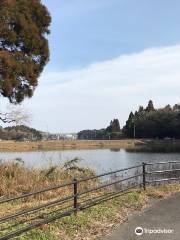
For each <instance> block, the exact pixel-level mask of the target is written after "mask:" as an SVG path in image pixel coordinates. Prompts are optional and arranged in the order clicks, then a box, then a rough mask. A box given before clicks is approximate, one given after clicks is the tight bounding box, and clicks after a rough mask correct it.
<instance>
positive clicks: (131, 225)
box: [101, 193, 180, 240]
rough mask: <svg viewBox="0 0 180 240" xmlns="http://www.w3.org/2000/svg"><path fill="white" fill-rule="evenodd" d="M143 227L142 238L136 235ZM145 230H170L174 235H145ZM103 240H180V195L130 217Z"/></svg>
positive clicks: (156, 203)
mask: <svg viewBox="0 0 180 240" xmlns="http://www.w3.org/2000/svg"><path fill="white" fill-rule="evenodd" d="M136 227H142V228H143V231H144V233H143V234H142V235H141V236H137V235H136V234H135V229H136ZM145 229H151V230H152V229H160V230H164V229H170V230H172V231H173V232H172V233H145ZM101 239H102V240H137V239H138V240H156V239H157V240H162V239H163V240H180V193H178V194H175V195H173V196H171V197H169V198H167V199H164V200H158V201H156V202H155V203H153V204H152V205H151V206H150V207H149V208H148V209H146V210H145V211H143V212H141V213H139V214H136V215H134V216H130V217H129V220H128V221H127V222H126V223H124V224H122V225H120V226H119V228H117V229H116V230H115V232H114V233H112V234H111V235H109V236H107V237H103V238H101Z"/></svg>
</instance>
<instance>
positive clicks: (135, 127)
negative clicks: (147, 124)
mask: <svg viewBox="0 0 180 240" xmlns="http://www.w3.org/2000/svg"><path fill="white" fill-rule="evenodd" d="M135 138H136V124H135V121H134V139H135Z"/></svg>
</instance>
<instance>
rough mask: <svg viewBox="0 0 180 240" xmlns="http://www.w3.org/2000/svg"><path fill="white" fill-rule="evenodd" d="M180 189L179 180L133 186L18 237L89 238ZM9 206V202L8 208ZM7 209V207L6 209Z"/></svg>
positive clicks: (49, 239)
mask: <svg viewBox="0 0 180 240" xmlns="http://www.w3.org/2000/svg"><path fill="white" fill-rule="evenodd" d="M178 191H180V185H179V184H170V185H164V186H159V187H149V188H147V190H146V191H143V190H142V189H139V190H133V191H132V192H130V193H127V194H125V195H122V196H119V197H117V198H114V199H112V200H109V201H107V202H105V203H103V204H100V205H96V206H94V207H92V208H89V209H87V210H84V211H80V212H78V214H77V216H75V215H74V214H72V215H71V216H68V217H64V218H62V219H60V220H57V221H55V222H53V223H51V224H48V225H44V226H42V227H41V228H38V229H34V230H32V231H30V232H29V233H27V234H26V235H23V236H20V237H17V238H15V239H18V240H80V239H83V240H89V239H96V238H97V236H101V235H103V234H106V233H107V232H109V231H111V229H112V228H113V227H114V226H116V225H117V224H120V223H122V222H124V221H126V220H127V217H128V214H129V213H132V212H134V211H140V210H142V209H143V208H145V207H146V206H147V205H148V200H149V199H150V198H152V197H153V198H165V197H167V196H169V195H170V194H172V193H175V192H178ZM7 208H8V206H7V205H6V206H5V209H7ZM5 209H4V211H5Z"/></svg>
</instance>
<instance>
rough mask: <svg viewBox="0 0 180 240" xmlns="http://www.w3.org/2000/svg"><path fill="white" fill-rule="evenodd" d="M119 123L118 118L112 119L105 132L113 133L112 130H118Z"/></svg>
mask: <svg viewBox="0 0 180 240" xmlns="http://www.w3.org/2000/svg"><path fill="white" fill-rule="evenodd" d="M120 130H121V129H120V124H119V120H118V119H114V120H113V121H111V122H110V126H109V127H107V128H106V131H107V132H110V133H114V132H120Z"/></svg>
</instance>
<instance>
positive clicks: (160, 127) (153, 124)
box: [78, 100, 180, 140]
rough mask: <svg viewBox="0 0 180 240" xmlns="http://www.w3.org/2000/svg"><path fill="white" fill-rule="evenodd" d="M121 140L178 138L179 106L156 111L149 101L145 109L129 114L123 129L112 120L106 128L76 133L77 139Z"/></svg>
mask: <svg viewBox="0 0 180 240" xmlns="http://www.w3.org/2000/svg"><path fill="white" fill-rule="evenodd" d="M122 138H159V139H164V138H176V139H178V138H180V104H175V105H174V106H170V105H167V106H165V107H164V108H159V109H156V108H155V107H154V104H153V101H152V100H150V101H149V102H148V105H147V107H145V108H144V107H143V106H140V107H139V109H138V110H137V111H135V112H134V113H133V112H131V113H130V115H129V118H128V120H127V121H126V124H125V126H124V127H123V129H121V128H120V124H119V120H118V119H114V120H112V121H111V122H110V125H109V126H108V127H107V128H104V129H100V130H83V131H81V132H79V133H78V139H89V140H90V139H92V140H100V139H102V140H103V139H104V140H106V139H112V140H113V139H122Z"/></svg>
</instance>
